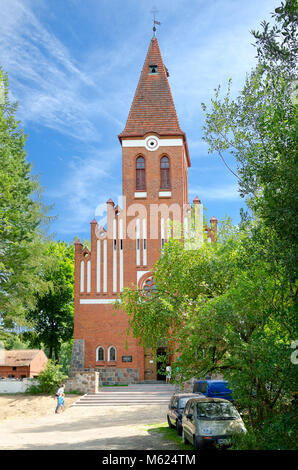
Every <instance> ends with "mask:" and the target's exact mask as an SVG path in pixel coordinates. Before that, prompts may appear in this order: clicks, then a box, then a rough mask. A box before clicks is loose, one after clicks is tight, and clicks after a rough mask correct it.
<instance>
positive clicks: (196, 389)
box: [192, 380, 233, 401]
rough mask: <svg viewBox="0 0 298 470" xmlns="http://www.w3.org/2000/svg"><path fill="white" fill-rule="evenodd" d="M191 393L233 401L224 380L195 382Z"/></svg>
mask: <svg viewBox="0 0 298 470" xmlns="http://www.w3.org/2000/svg"><path fill="white" fill-rule="evenodd" d="M192 391H193V393H202V394H203V395H205V397H210V398H224V399H225V400H230V401H233V398H232V390H231V389H230V388H228V382H226V381H225V380H197V381H196V382H194V384H193V390H192Z"/></svg>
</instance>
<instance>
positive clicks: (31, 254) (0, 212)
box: [0, 68, 47, 327]
mask: <svg viewBox="0 0 298 470" xmlns="http://www.w3.org/2000/svg"><path fill="white" fill-rule="evenodd" d="M8 94H9V88H8V77H7V75H6V74H5V73H4V72H3V70H2V69H1V68H0V163H1V164H0V319H1V325H2V327H3V326H5V325H6V326H13V324H14V323H22V321H23V320H24V311H25V309H26V308H27V307H28V306H33V305H34V300H35V297H34V292H36V290H37V289H39V290H43V288H45V287H46V286H45V285H44V283H43V281H42V280H41V278H40V270H41V264H42V262H43V256H44V250H43V247H44V245H43V238H44V237H43V232H42V230H43V228H44V227H43V225H44V223H45V222H46V221H47V217H46V208H45V206H44V205H43V204H42V201H41V198H40V192H41V188H40V185H39V183H38V181H37V179H35V178H34V177H33V176H32V174H31V166H30V164H29V163H28V162H27V158H26V151H25V142H26V136H25V135H24V131H23V129H22V128H21V127H20V123H19V121H17V120H16V118H15V114H16V110H17V104H16V103H14V104H11V103H10V101H9V97H8Z"/></svg>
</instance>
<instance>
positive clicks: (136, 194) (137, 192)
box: [135, 191, 147, 199]
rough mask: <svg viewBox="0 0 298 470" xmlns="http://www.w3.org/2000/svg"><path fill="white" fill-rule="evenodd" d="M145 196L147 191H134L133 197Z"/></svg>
mask: <svg viewBox="0 0 298 470" xmlns="http://www.w3.org/2000/svg"><path fill="white" fill-rule="evenodd" d="M146 197H147V191H136V192H135V198H136V199H138V198H146Z"/></svg>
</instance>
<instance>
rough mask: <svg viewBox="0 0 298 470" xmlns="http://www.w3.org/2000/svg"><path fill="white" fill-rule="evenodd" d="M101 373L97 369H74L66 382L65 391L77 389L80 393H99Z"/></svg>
mask: <svg viewBox="0 0 298 470" xmlns="http://www.w3.org/2000/svg"><path fill="white" fill-rule="evenodd" d="M98 376H99V374H98V372H95V371H73V373H72V375H71V377H70V378H69V379H68V380H67V382H66V387H65V391H66V392H70V391H72V390H73V391H74V390H77V391H79V392H80V393H82V394H84V393H97V392H98V383H99V380H98V379H99V377H98Z"/></svg>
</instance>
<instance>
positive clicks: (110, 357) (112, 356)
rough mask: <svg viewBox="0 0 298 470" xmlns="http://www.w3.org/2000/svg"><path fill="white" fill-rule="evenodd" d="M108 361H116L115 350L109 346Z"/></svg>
mask: <svg viewBox="0 0 298 470" xmlns="http://www.w3.org/2000/svg"><path fill="white" fill-rule="evenodd" d="M108 361H116V348H114V346H110V347H109V349H108Z"/></svg>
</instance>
